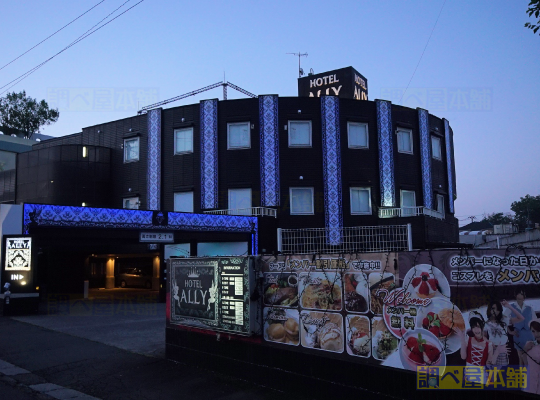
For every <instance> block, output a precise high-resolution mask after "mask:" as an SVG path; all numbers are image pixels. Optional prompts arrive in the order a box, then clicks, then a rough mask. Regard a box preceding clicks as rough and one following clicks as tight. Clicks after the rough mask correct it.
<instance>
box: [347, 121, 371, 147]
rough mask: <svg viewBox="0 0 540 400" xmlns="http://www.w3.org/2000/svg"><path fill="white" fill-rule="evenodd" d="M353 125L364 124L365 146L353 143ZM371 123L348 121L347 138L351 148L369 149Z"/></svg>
mask: <svg viewBox="0 0 540 400" xmlns="http://www.w3.org/2000/svg"><path fill="white" fill-rule="evenodd" d="M351 125H362V126H364V127H365V128H366V145H365V146H359V145H355V144H351V129H350V128H351ZM368 128H369V125H368V124H367V123H366V122H351V121H349V122H347V139H348V145H349V149H369V129H368Z"/></svg>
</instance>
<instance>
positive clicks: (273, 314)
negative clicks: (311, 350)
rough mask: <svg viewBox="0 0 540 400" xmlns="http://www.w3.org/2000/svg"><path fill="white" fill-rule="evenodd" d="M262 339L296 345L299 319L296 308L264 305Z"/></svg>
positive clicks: (298, 339)
mask: <svg viewBox="0 0 540 400" xmlns="http://www.w3.org/2000/svg"><path fill="white" fill-rule="evenodd" d="M263 317H264V340H266V341H268V342H274V343H282V344H288V345H293V346H298V344H299V343H300V323H299V321H300V319H299V313H298V311H297V310H291V309H285V308H278V307H265V308H264V312H263Z"/></svg>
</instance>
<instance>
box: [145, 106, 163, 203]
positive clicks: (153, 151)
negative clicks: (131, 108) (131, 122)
mask: <svg viewBox="0 0 540 400" xmlns="http://www.w3.org/2000/svg"><path fill="white" fill-rule="evenodd" d="M146 115H147V119H148V167H147V168H148V171H147V189H148V190H147V195H146V196H147V199H148V200H147V201H148V207H146V208H147V209H148V210H159V209H160V208H161V207H160V206H161V198H160V193H161V108H156V109H155V110H150V111H148V113H147V114H146Z"/></svg>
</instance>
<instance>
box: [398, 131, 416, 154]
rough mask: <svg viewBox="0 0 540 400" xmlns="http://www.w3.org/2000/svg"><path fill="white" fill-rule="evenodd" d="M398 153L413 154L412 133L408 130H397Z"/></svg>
mask: <svg viewBox="0 0 540 400" xmlns="http://www.w3.org/2000/svg"><path fill="white" fill-rule="evenodd" d="M397 141H398V142H397V143H398V151H399V152H400V153H408V154H413V143H412V131H411V130H410V129H398V130H397Z"/></svg>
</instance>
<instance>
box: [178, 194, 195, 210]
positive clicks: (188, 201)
mask: <svg viewBox="0 0 540 400" xmlns="http://www.w3.org/2000/svg"><path fill="white" fill-rule="evenodd" d="M174 211H175V212H189V213H192V212H193V192H178V193H175V194H174Z"/></svg>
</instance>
